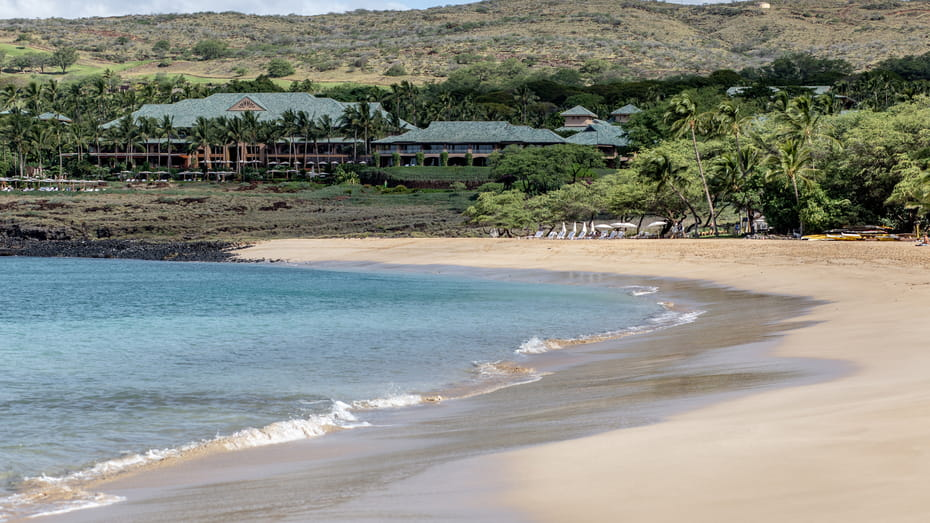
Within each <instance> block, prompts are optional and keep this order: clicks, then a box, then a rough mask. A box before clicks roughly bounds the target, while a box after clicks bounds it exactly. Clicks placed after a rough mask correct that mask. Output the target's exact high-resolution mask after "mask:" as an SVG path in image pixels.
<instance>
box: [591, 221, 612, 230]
mask: <svg viewBox="0 0 930 523" xmlns="http://www.w3.org/2000/svg"><path fill="white" fill-rule="evenodd" d="M594 228H595V229H598V230H601V231H603V230H607V229H613V227H612V226H610V225H607V224H606V223H599V224H597V225H595V226H594Z"/></svg>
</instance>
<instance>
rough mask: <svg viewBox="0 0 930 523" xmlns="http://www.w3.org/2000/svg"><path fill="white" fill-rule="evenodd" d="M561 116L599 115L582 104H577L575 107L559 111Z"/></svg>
mask: <svg viewBox="0 0 930 523" xmlns="http://www.w3.org/2000/svg"><path fill="white" fill-rule="evenodd" d="M559 116H594V117H596V116H597V115H596V114H594V113H592V112H591V111H589V110H587V109H585V108H584V107H582V106H580V105H576V106H575V107H572V108H571V109H569V110H567V111H562V112H561V113H559Z"/></svg>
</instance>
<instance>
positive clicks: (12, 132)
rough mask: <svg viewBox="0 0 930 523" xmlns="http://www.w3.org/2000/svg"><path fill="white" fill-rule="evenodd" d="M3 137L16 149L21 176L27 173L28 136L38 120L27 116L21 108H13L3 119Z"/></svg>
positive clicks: (11, 147)
mask: <svg viewBox="0 0 930 523" xmlns="http://www.w3.org/2000/svg"><path fill="white" fill-rule="evenodd" d="M3 123H4V125H3V138H4V140H5V141H6V142H7V143H8V144H9V146H10V149H12V150H14V151H16V164H17V166H18V169H19V176H20V177H22V176H24V175H25V167H26V151H27V145H28V144H27V140H26V136H27V134H28V133H29V129H30V127H32V126H33V125H35V124H36V120H34V119H33V118H31V117H29V116H26V115H25V114H23V113H22V111H20V110H19V109H15V108H14V109H12V110H11V111H10V114H9V115H8V116H7V117H6V118H4V121H3Z"/></svg>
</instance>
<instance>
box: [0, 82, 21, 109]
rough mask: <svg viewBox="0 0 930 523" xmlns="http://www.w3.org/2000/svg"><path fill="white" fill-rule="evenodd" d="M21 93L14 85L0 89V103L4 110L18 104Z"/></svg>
mask: <svg viewBox="0 0 930 523" xmlns="http://www.w3.org/2000/svg"><path fill="white" fill-rule="evenodd" d="M21 94H22V93H21V92H20V90H19V88H18V87H16V86H15V85H6V86H4V87H3V91H0V105H2V106H3V109H4V110H10V109H13V108H14V107H16V106H17V105H19V101H20V95H21Z"/></svg>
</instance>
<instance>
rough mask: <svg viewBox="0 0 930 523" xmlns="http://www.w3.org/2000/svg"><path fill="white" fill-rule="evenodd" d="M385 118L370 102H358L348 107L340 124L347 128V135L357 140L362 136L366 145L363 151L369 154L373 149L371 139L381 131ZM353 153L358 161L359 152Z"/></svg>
mask: <svg viewBox="0 0 930 523" xmlns="http://www.w3.org/2000/svg"><path fill="white" fill-rule="evenodd" d="M383 119H384V117H383V115H382V114H381V112H380V111H377V110H376V109H375V108H374V107H372V105H371V104H370V103H368V102H358V103H357V104H353V105H349V106H348V107H346V109H345V112H343V113H342V118H341V119H340V126H341V127H342V128H343V129H344V130H345V133H346V135H347V136H352V137H353V139H354V140H355V141H358V139H359V138H361V139H362V144H363V145H364V149H363V152H364V154H368V152H369V151H370V150H371V140H372V138H374V137H375V135H376V134H377V133H378V132H379V131H380V129H381V127H382V123H383ZM353 155H354V156H355V158H354V160H355V161H356V162H357V161H358V154H357V152H356V153H354V154H353Z"/></svg>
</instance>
